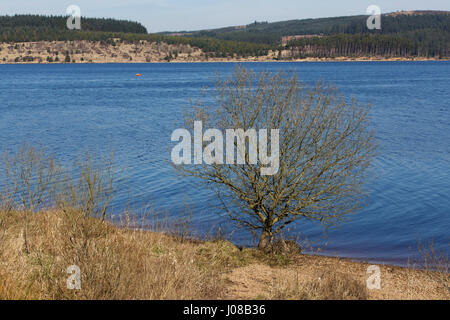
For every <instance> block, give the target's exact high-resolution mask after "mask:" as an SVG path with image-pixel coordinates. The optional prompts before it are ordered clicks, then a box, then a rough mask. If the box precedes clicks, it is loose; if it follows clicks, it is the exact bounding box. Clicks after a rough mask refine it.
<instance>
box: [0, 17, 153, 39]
mask: <svg viewBox="0 0 450 320" xmlns="http://www.w3.org/2000/svg"><path fill="white" fill-rule="evenodd" d="M67 18H68V17H67V16H40V15H15V16H0V30H1V32H2V33H5V32H6V33H8V34H10V35H11V37H14V36H15V35H16V36H17V37H20V36H23V35H22V34H23V33H28V32H30V30H36V32H46V31H47V32H51V33H52V32H53V33H55V32H60V33H61V32H64V31H68V29H67V26H66V24H67ZM81 22H82V30H83V31H101V32H126V33H147V29H146V28H145V27H144V26H143V25H142V24H140V23H138V22H134V21H128V20H116V19H104V18H82V19H81Z"/></svg>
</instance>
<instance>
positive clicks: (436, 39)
mask: <svg viewBox="0 0 450 320" xmlns="http://www.w3.org/2000/svg"><path fill="white" fill-rule="evenodd" d="M366 20H367V16H362V15H361V16H351V17H335V18H321V19H305V20H291V21H283V22H274V23H267V22H255V23H253V24H249V25H247V26H239V27H227V28H221V29H215V30H205V31H196V32H177V33H175V34H174V33H172V34H171V33H159V34H149V33H148V32H147V29H146V28H145V27H144V26H143V25H142V24H140V23H138V22H133V21H125V20H115V19H96V18H82V28H81V30H69V29H68V28H67V27H66V22H67V17H63V16H38V15H16V16H2V17H0V42H3V43H21V42H37V41H41V42H42V41H94V42H100V43H102V44H108V45H110V46H115V45H116V44H117V41H120V43H122V42H125V43H137V42H139V41H145V42H147V43H156V44H158V45H159V44H167V45H172V46H190V47H192V48H198V49H200V50H201V51H202V52H203V54H204V58H206V59H207V58H226V59H234V58H246V57H266V58H267V59H278V60H289V59H304V58H327V59H328V58H330V59H334V58H336V57H352V58H353V57H373V56H376V57H378V58H392V57H406V58H415V57H426V58H441V59H442V58H448V57H449V56H450V13H449V12H433V11H421V12H409V13H403V12H400V13H393V14H386V15H383V16H382V29H381V30H369V29H368V28H367V26H366ZM286 36H291V38H286ZM295 36H297V37H295ZM283 37H284V38H283ZM282 38H283V39H284V41H282ZM13 48H14V46H13ZM175 54H176V53H175V52H174V53H173V54H172V53H170V52H169V54H168V56H167V61H170V60H173V59H174V58H175V57H174V55H175ZM20 59H22V58H20ZM20 59H19V60H20ZM22 60H23V59H22ZM22 60H20V61H22Z"/></svg>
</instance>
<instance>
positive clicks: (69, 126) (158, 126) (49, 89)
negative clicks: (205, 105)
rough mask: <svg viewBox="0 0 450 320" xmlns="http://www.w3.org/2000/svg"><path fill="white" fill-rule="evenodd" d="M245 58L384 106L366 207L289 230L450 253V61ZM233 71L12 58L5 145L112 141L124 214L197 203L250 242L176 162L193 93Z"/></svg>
mask: <svg viewBox="0 0 450 320" xmlns="http://www.w3.org/2000/svg"><path fill="white" fill-rule="evenodd" d="M244 65H245V66H246V67H247V68H251V69H254V70H273V71H277V70H279V69H284V70H295V71H296V72H297V74H298V75H299V77H300V79H301V80H302V81H304V82H306V83H310V82H313V81H316V80H325V81H328V82H332V83H335V84H336V85H337V86H338V87H339V88H340V90H341V92H342V93H343V94H345V95H346V96H347V97H352V96H353V97H355V98H356V99H357V100H358V101H359V102H361V103H371V104H372V106H373V108H372V120H371V121H372V125H373V127H374V128H375V131H376V137H377V140H378V142H379V145H380V148H379V153H378V156H377V157H376V159H375V161H374V163H373V173H374V174H373V177H371V178H370V180H369V181H368V182H367V186H368V190H369V191H370V195H369V197H368V199H367V205H366V207H365V208H364V209H363V210H361V211H360V212H358V213H356V214H354V215H352V216H351V217H349V218H348V221H346V222H344V223H342V224H341V225H339V226H337V227H333V228H329V229H326V230H324V229H323V228H322V227H321V226H320V225H318V224H316V223H311V222H306V221H301V220H299V221H298V223H296V224H295V226H293V227H292V228H290V230H288V232H290V233H291V234H294V233H301V237H303V238H307V239H308V243H310V244H311V245H312V247H313V248H314V249H317V248H319V247H320V248H321V253H322V254H327V255H339V256H343V257H350V258H355V259H363V260H369V261H373V262H386V263H398V264H403V263H406V262H407V260H408V258H409V257H410V256H411V255H412V254H414V252H415V251H416V248H417V242H418V240H422V241H430V240H431V239H434V242H435V245H436V247H437V248H438V249H441V250H444V251H446V252H448V250H449V249H448V248H449V247H448V244H449V241H450V237H449V230H450V63H449V62H348V63H347V62H339V63H246V64H244ZM233 69H234V64H231V63H229V64H227V63H193V64H181V63H180V64H178V63H177V64H104V65H101V64H97V65H91V64H84V65H75V64H70V65H1V66H0V150H9V151H13V150H14V149H16V148H17V146H19V145H21V144H22V143H23V142H25V141H27V142H28V143H31V144H36V145H42V146H45V147H46V149H47V150H48V151H49V152H50V153H52V154H54V155H55V156H56V157H57V158H58V159H59V160H60V161H62V162H64V163H69V162H71V160H72V159H73V157H74V155H78V154H80V153H82V152H83V151H84V150H86V148H91V149H94V150H96V151H97V152H98V153H103V152H107V150H108V148H110V149H113V150H114V151H115V159H116V164H117V165H119V166H123V167H126V168H127V169H126V171H125V173H124V175H123V177H124V179H123V181H122V189H121V192H120V193H119V194H118V195H117V197H116V198H115V201H114V204H113V210H114V211H116V212H118V211H120V210H121V209H122V208H125V207H129V206H131V207H132V208H134V209H135V210H136V211H139V210H141V209H143V208H146V207H150V206H153V207H154V208H157V209H158V210H162V211H164V212H166V213H167V215H169V217H172V218H174V219H175V218H176V217H179V216H181V215H182V213H183V212H184V208H185V206H186V204H187V205H189V206H190V207H191V208H192V211H193V213H194V214H193V221H192V222H193V226H194V227H195V229H196V230H197V232H199V233H212V232H215V230H217V229H218V227H220V228H221V229H222V230H223V231H224V232H225V233H228V234H229V237H230V239H231V240H232V241H234V242H235V243H238V244H246V245H250V244H252V239H251V237H250V236H249V234H248V233H247V232H245V231H243V230H237V231H234V232H232V231H231V230H232V226H231V225H230V223H229V222H228V220H227V219H226V215H225V214H224V213H223V211H222V210H221V208H220V207H219V206H218V201H217V200H216V196H215V194H214V193H212V191H211V190H210V189H208V188H205V187H204V186H202V185H199V184H197V183H196V182H195V181H194V180H192V179H189V178H182V177H180V176H178V175H177V174H176V173H175V172H174V170H173V168H172V167H171V165H170V148H171V147H172V146H173V143H171V142H170V135H171V133H172V130H173V129H174V128H175V127H176V125H177V124H178V123H179V121H180V119H181V117H182V111H183V108H184V107H186V106H188V105H189V98H192V99H193V100H195V99H196V98H198V97H200V95H201V88H202V87H205V86H209V87H211V85H212V84H213V80H214V77H215V75H216V73H217V72H220V73H221V74H222V75H224V76H227V75H230V74H231V73H232V71H233ZM136 73H141V74H142V77H140V78H138V77H136V76H135V74H136ZM0 166H1V165H0ZM130 194H132V197H131V200H129V199H130V197H129V195H130Z"/></svg>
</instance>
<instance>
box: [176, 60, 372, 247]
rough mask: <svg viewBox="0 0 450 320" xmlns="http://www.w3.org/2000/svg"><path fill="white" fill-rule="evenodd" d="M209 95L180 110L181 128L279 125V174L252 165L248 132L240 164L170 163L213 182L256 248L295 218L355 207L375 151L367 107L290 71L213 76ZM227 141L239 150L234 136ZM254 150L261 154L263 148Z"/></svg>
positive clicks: (327, 219) (331, 215) (328, 217)
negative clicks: (306, 82) (210, 98)
mask: <svg viewBox="0 0 450 320" xmlns="http://www.w3.org/2000/svg"><path fill="white" fill-rule="evenodd" d="M214 97H215V102H214V104H211V103H209V104H208V103H206V104H205V103H201V102H199V103H198V105H196V106H195V107H194V108H193V111H192V112H188V113H186V116H185V125H186V126H187V128H193V126H194V121H202V123H203V127H205V128H206V127H208V128H216V129H219V130H221V131H222V132H224V131H225V130H226V129H243V130H244V131H245V133H249V132H250V131H249V130H251V129H255V130H260V129H267V130H268V131H270V130H271V129H279V135H280V138H279V170H278V172H277V173H276V174H274V175H263V174H261V169H262V168H264V166H265V165H264V164H262V163H261V161H259V162H257V163H256V164H252V161H250V160H251V159H252V157H254V155H253V154H251V153H252V152H254V150H256V149H255V148H253V151H252V145H253V144H254V143H255V141H253V140H252V139H249V138H248V136H247V137H246V138H245V137H244V138H245V146H246V148H245V149H244V151H243V152H244V154H243V155H241V156H242V158H243V159H244V160H245V161H244V163H243V164H221V161H220V159H219V160H217V158H216V159H215V161H214V162H213V163H212V164H206V163H203V164H197V165H186V164H183V165H176V166H175V167H176V168H177V170H179V171H181V172H182V173H183V174H185V175H191V176H195V177H197V178H200V179H201V180H202V181H204V182H205V183H207V184H209V185H211V186H214V189H215V190H216V191H217V192H218V195H219V196H220V199H222V202H223V203H224V204H226V209H227V212H228V213H229V214H230V216H231V218H232V219H233V220H234V221H235V222H237V223H239V224H240V225H243V226H245V227H248V228H250V229H251V230H252V231H256V232H260V239H259V247H260V248H267V247H268V246H270V245H271V244H272V241H273V238H274V236H275V235H276V234H278V233H279V232H280V231H281V230H282V229H283V228H285V227H286V226H287V225H288V224H290V223H292V222H293V221H294V220H296V219H297V218H306V219H309V220H318V221H320V222H322V223H324V224H331V223H335V222H337V221H339V220H341V219H342V217H343V216H344V215H345V214H348V213H351V212H354V211H355V210H357V209H358V208H359V207H360V203H361V199H362V195H363V194H364V192H363V188H362V183H363V181H364V179H365V176H366V174H367V168H368V166H369V165H370V162H371V160H372V158H373V155H374V151H375V143H374V138H373V133H372V131H371V130H370V128H369V123H368V112H369V107H368V106H362V105H359V104H357V103H356V102H355V101H354V100H352V101H351V102H350V103H347V102H346V101H345V99H344V98H343V97H342V96H341V95H339V93H338V92H337V90H336V89H335V88H334V87H332V86H328V85H325V84H324V83H322V82H319V83H317V84H316V85H315V86H313V87H307V86H304V85H302V84H301V83H300V82H299V80H298V78H297V76H296V75H295V74H292V73H284V72H281V71H280V72H278V73H275V74H272V73H267V72H262V73H260V74H255V73H253V72H251V71H247V70H246V69H245V68H242V67H238V68H236V70H235V71H234V74H233V76H232V78H231V79H229V80H222V79H220V77H219V79H218V81H217V87H216V90H215V91H214ZM211 140H212V139H210V140H208V139H206V142H208V141H211ZM206 142H205V140H203V147H205V146H206V145H207V144H206ZM216 142H219V143H221V142H220V141H216ZM241 143H242V141H241ZM271 143H273V142H271V141H268V147H267V150H271ZM233 144H234V147H235V148H237V149H238V150H239V146H238V139H233ZM256 147H257V149H258V151H259V152H261V146H260V145H258V146H256ZM205 150H206V149H205ZM227 152H228V153H229V150H228V144H227ZM232 152H233V154H232V155H231V156H232V157H233V158H234V150H232ZM216 155H217V154H215V156H216ZM218 156H219V158H220V156H221V155H220V154H219V155H218ZM224 156H225V157H228V156H230V155H229V154H226V155H224ZM260 160H261V159H260Z"/></svg>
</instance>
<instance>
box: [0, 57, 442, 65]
mask: <svg viewBox="0 0 450 320" xmlns="http://www.w3.org/2000/svg"><path fill="white" fill-rule="evenodd" d="M439 61H442V62H448V61H450V58H448V59H407V58H398V59H360V58H336V59H320V58H311V59H297V60H241V59H236V60H206V61H202V60H195V61H176V60H175V61H169V62H167V61H151V62H141V61H121V62H117V61H101V62H51V63H49V62H41V63H40V62H8V63H5V62H2V61H0V65H55V64H57V65H60V64H68V65H73V64H76V65H78V64H182V63H316V62H336V63H339V62H439Z"/></svg>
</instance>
